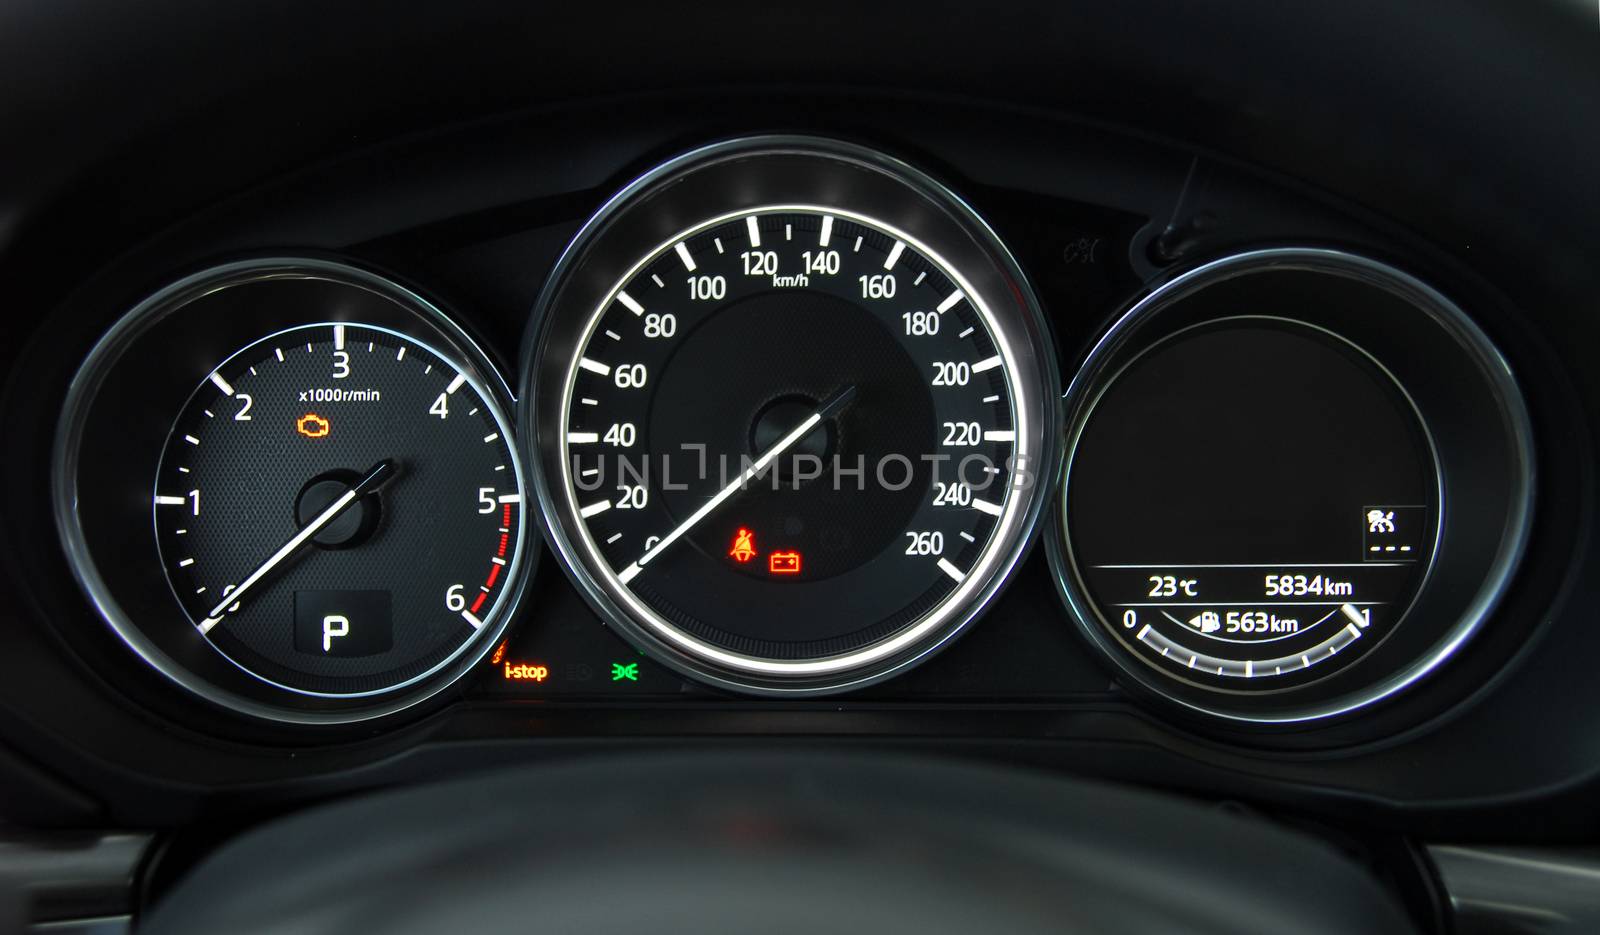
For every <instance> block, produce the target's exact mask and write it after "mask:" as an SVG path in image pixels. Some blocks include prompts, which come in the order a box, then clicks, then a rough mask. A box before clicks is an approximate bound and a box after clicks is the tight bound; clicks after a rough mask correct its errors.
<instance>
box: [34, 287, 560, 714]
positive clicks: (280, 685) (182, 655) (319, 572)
mask: <svg viewBox="0 0 1600 935" xmlns="http://www.w3.org/2000/svg"><path fill="white" fill-rule="evenodd" d="M508 395H509V394H508V393H507V392H506V390H505V387H504V385H503V384H502V383H500V381H499V379H498V377H496V376H495V375H494V371H493V370H492V368H491V366H490V365H489V363H488V361H487V360H486V359H484V357H483V355H482V353H481V352H480V351H479V350H478V349H477V347H476V346H475V345H473V344H472V342H471V341H469V340H468V339H467V337H466V335H465V334H464V333H462V332H461V331H460V329H458V328H457V327H455V326H454V325H453V324H452V323H451V322H449V321H448V320H447V319H446V318H445V317H444V316H443V315H442V313H440V312H439V311H438V310H437V309H435V308H434V307H433V306H431V305H429V304H428V303H427V302H426V301H424V300H423V299H422V298H420V297H419V296H417V295H415V294H414V293H412V292H410V291H408V290H405V289H403V288H402V287H400V286H398V285H395V284H393V283H391V282H389V281H387V280H384V279H382V278H380V277H377V276H375V275H372V274H370V273H366V272H363V271H361V270H358V269H354V268H351V267H347V266H343V265H339V264H334V263H329V262H324V261H315V260H293V261H288V260H263V261H250V262H243V263H237V264H233V265H230V266H225V267H221V268H218V269H215V270H210V271H207V272H205V273H201V274H198V275H196V276H193V277H190V278H189V279H186V280H183V281H181V282H179V283H177V284H175V285H173V286H172V287H170V288H168V289H166V290H163V291H162V292H161V293H158V294H157V295H155V296H154V297H152V298H151V299H149V300H147V301H146V302H145V303H143V304H142V305H140V306H139V307H138V308H137V309H135V310H134V311H133V312H132V313H130V314H129V315H128V316H127V317H126V318H124V319H123V320H122V321H121V322H120V323H118V324H117V325H116V327H114V328H113V329H112V330H111V332H110V333H109V334H108V335H107V336H106V337H105V339H104V340H103V341H102V342H101V343H100V345H99V346H98V347H97V348H96V349H95V351H94V352H93V353H92V354H91V356H90V358H89V360H88V362H87V363H86V364H85V365H84V368H83V371H82V373H81V374H80V376H79V378H78V381H77V382H76V383H75V384H74V386H73V392H72V394H71V395H70V397H69V400H68V406H67V408H66V412H65V414H64V416H63V423H62V432H61V437H60V442H59V448H58V453H57V466H58V471H59V474H58V478H57V496H58V499H57V503H58V520H59V522H60V524H61V527H62V531H63V537H64V539H65V540H66V543H67V547H68V554H69V557H70V558H71V559H72V561H73V563H74V571H75V572H76V573H77V575H78V577H79V580H80V582H82V584H83V585H84V588H85V589H86V590H87V591H88V593H89V594H90V596H91V597H92V598H93V599H94V601H95V603H96V605H97V607H98V608H99V609H100V610H101V612H102V614H103V615H104V616H105V617H106V620H107V621H108V622H109V623H110V624H111V625H112V627H113V629H114V630H115V631H116V633H117V634H118V635H119V636H120V637H121V638H122V639H123V640H124V641H125V642H126V643H128V645H129V646H131V647H132V648H133V649H134V650H135V651H136V652H138V653H139V654H140V655H141V656H142V657H143V658H144V659H145V660H146V661H148V662H149V663H150V664H151V665H152V666H153V667H154V668H156V669H157V670H159V671H160V672H162V673H163V674H165V675H167V676H168V677H170V678H172V679H173V680H174V681H176V682H178V683H179V684H181V685H183V686H185V687H187V688H189V689H191V690H193V691H195V692H197V693H198V694H201V695H203V696H205V697H206V698H209V699H211V700H212V701H215V702H217V703H218V704H221V705H224V706H226V707H230V708H233V709H236V710H239V711H243V712H247V713H250V714H253V715H258V716H262V717H268V718H273V719H278V720H291V721H312V722H318V721H323V722H333V721H348V720H356V719H361V718H367V717H373V716H377V715H381V714H385V713H389V712H392V711H395V710H398V709H400V708H402V707H405V706H407V705H410V704H413V703H415V702H416V701H418V700H420V699H422V698H425V697H427V696H428V695H430V694H433V693H434V692H437V691H438V690H439V689H440V688H442V687H443V686H444V685H447V684H449V683H450V682H451V681H452V680H453V679H454V677H456V676H458V675H460V674H461V673H463V672H465V671H466V670H467V669H468V668H469V667H470V665H471V664H472V663H473V662H474V661H475V660H476V659H477V658H479V657H480V656H481V654H482V653H483V652H485V651H486V650H487V649H488V648H489V647H490V646H492V644H493V641H494V640H495V639H496V638H497V636H498V634H499V633H500V632H502V631H503V630H504V628H505V626H506V623H507V620H508V619H509V615H510V613H511V609H512V608H513V607H514V605H515V603H516V601H517V598H518V596H519V593H520V589H521V587H522V584H523V582H524V581H525V579H526V572H527V567H528V564H529V562H530V561H531V560H532V557H533V555H535V554H536V547H535V546H533V545H531V544H530V543H529V541H528V540H529V537H528V536H526V535H525V529H526V526H527V519H526V515H525V512H524V505H523V492H524V486H523V473H522V467H521V463H520V461H519V459H518V453H517V448H516V445H515V443H514V440H513V436H512V428H511V424H510V422H509V421H508V419H507V416H506V409H507V399H508Z"/></svg>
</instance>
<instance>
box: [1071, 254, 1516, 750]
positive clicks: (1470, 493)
mask: <svg viewBox="0 0 1600 935" xmlns="http://www.w3.org/2000/svg"><path fill="white" fill-rule="evenodd" d="M1068 395H1069V412H1068V429H1067V438H1068V446H1069V450H1068V453H1067V456H1066V462H1065V470H1064V474H1063V479H1064V485H1065V489H1064V491H1063V495H1062V497H1061V499H1060V501H1059V510H1060V512H1059V514H1058V516H1057V527H1056V535H1054V536H1052V537H1051V539H1050V544H1051V559H1052V562H1053V564H1054V566H1055V570H1056V574H1057V580H1058V582H1059V584H1060V588H1061V593H1062V595H1063V597H1064V598H1065V599H1066V601H1067V604H1068V606H1069V608H1070V610H1071V611H1072V614H1073V616H1074V618H1075V619H1076V620H1077V621H1078V623H1079V624H1080V625H1081V626H1082V627H1083V631H1084V633H1085V635H1086V636H1087V637H1088V638H1089V640H1090V641H1091V642H1092V643H1093V644H1094V645H1095V646H1097V647H1099V648H1100V649H1101V650H1103V651H1104V653H1105V655H1106V657H1107V658H1108V659H1109V660H1110V661H1111V662H1112V663H1113V665H1114V666H1115V667H1116V668H1117V669H1118V670H1119V671H1120V673H1121V674H1122V675H1123V677H1124V679H1125V681H1127V682H1129V683H1130V684H1135V685H1139V686H1142V687H1144V688H1147V689H1150V690H1151V691H1153V692H1155V693H1157V694H1159V695H1161V696H1164V697H1165V698H1167V699H1169V700H1172V701H1176V702H1179V703H1181V704H1183V705H1185V706H1187V707H1189V708H1192V709H1195V710H1199V711H1203V712H1206V713H1209V714H1213V715H1221V716H1223V717H1227V718H1232V719H1236V720H1245V721H1264V722H1272V721H1302V720H1307V719H1310V718H1317V717H1323V716H1328V715H1332V714H1338V713H1341V712H1345V711H1350V710H1353V709H1355V708H1359V707H1361V706H1363V705H1366V704H1369V703H1371V702H1374V701H1377V700H1379V699H1381V698H1384V697H1387V696H1388V695H1390V694H1393V693H1394V692H1396V691H1398V690H1399V689H1401V688H1403V687H1405V686H1407V685H1410V684H1412V683H1413V682H1415V681H1416V680H1417V679H1419V678H1421V677H1422V676H1423V675H1424V674H1426V673H1428V672H1429V671H1431V670H1432V669H1434V668H1435V667H1437V666H1438V665H1440V664H1442V663H1443V662H1444V660H1445V659H1447V658H1448V657H1449V656H1450V655H1451V654H1452V653H1453V652H1455V651H1456V649H1457V648H1458V647H1459V646H1460V645H1461V643H1462V642H1463V641H1465V640H1466V639H1467V638H1468V637H1470V636H1471V635H1472V634H1473V632H1474V631H1475V630H1476V629H1477V628H1478V627H1479V626H1480V624H1481V623H1482V621H1483V619H1484V618H1485V616H1486V615H1487V614H1488V613H1489V611H1490V609H1491V608H1492V607H1493V606H1494V604H1495V602H1496V601H1497V600H1498V599H1499V596H1500V593H1501V589H1502V588H1503V586H1504V584H1505V581H1506V578H1507V576H1508V575H1509V574H1510V570H1511V568H1512V567H1513V566H1514V565H1515V563H1516V561H1517V559H1518V556H1519V555H1520V553H1521V549H1522V545H1523V542H1524V540H1525V537H1526V534H1527V524H1528V504H1529V499H1530V495H1531V489H1532V488H1531V484H1530V470H1531V446H1530V445H1529V442H1528V424H1527V415H1526V412H1525V410H1524V408H1523V404H1522V400H1521V397H1520V395H1519V394H1518V392H1517V388H1516V384H1515V383H1513V382H1512V381H1511V379H1510V378H1509V374H1508V369H1507V367H1506V365H1505V362H1504V361H1503V360H1501V359H1500V357H1499V355H1498V354H1497V353H1496V352H1495V350H1494V348H1493V347H1492V346H1490V344H1489V343H1488V340H1487V339H1486V338H1485V337H1484V335H1483V333H1482V332H1481V331H1479V330H1478V329H1477V328H1476V327H1475V326H1474V325H1473V324H1472V322H1470V321H1469V320H1468V319H1467V318H1466V316H1465V315H1464V314H1463V313H1462V312H1461V310H1460V309H1458V308H1457V307H1456V306H1454V305H1452V304H1451V303H1450V302H1449V301H1447V300H1446V299H1445V298H1444V297H1443V296H1441V295H1439V294H1438V293H1437V292H1434V291H1433V290H1431V289H1429V288H1428V287H1426V286H1424V285H1422V284H1421V283H1419V282H1417V281H1416V280H1415V279H1412V278H1410V277H1408V276H1406V275H1404V274H1402V273H1399V272H1397V271H1395V270H1392V269H1390V268H1388V267H1386V266H1383V265H1381V264H1378V263H1374V262H1372V261H1370V260H1365V259H1362V258H1359V257H1354V256H1350V255H1347V254H1343V253H1337V252H1333V251H1328V250H1310V249H1307V250H1292V249H1284V250H1265V251H1261V252H1258V253H1252V254H1245V255H1242V256H1239V257H1235V258H1231V259H1227V260H1221V261H1218V262H1215V263H1212V264H1210V265H1207V266H1204V267H1201V268H1199V269H1196V270H1194V271H1192V272H1190V273H1187V274H1185V275H1182V276H1179V277H1178V278H1176V279H1175V280H1173V281H1172V282H1170V283H1168V284H1166V285H1164V286H1162V287H1161V288H1159V289H1157V290H1156V291H1155V292H1153V293H1152V294H1151V295H1150V296H1149V297H1147V298H1146V299H1144V300H1143V301H1141V302H1140V303H1138V304H1137V305H1135V306H1134V307H1133V308H1132V309H1131V310H1130V311H1129V312H1128V313H1127V314H1126V315H1125V316H1123V317H1122V318H1121V319H1120V320H1119V321H1118V322H1116V324H1115V325H1114V326H1113V328H1112V329H1111V331H1110V332H1109V333H1108V334H1107V335H1106V337H1105V338H1104V339H1103V340H1102V341H1101V342H1100V343H1099V345H1098V346H1097V347H1096V348H1095V349H1094V352H1093V353H1092V354H1091V355H1090V357H1089V360H1088V361H1087V362H1086V363H1085V365H1084V368H1083V370H1082V372H1081V373H1080V374H1079V376H1078V378H1077V380H1076V381H1075V382H1074V384H1073V387H1072V389H1071V391H1070V392H1069V394H1068Z"/></svg>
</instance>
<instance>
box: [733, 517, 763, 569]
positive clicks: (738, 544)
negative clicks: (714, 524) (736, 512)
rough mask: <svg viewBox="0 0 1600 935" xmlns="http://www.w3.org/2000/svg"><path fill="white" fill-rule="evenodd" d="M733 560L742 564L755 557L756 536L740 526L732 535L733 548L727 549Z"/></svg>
mask: <svg viewBox="0 0 1600 935" xmlns="http://www.w3.org/2000/svg"><path fill="white" fill-rule="evenodd" d="M728 554H729V555H731V556H733V560H734V561H736V562H738V563H739V564H741V565H743V564H744V563H745V562H748V561H750V560H751V559H752V558H755V557H756V537H755V535H754V534H753V533H751V532H750V530H748V529H745V528H744V527H742V526H741V527H740V528H739V531H738V532H737V533H735V534H734V536H733V548H731V549H729V550H728Z"/></svg>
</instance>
